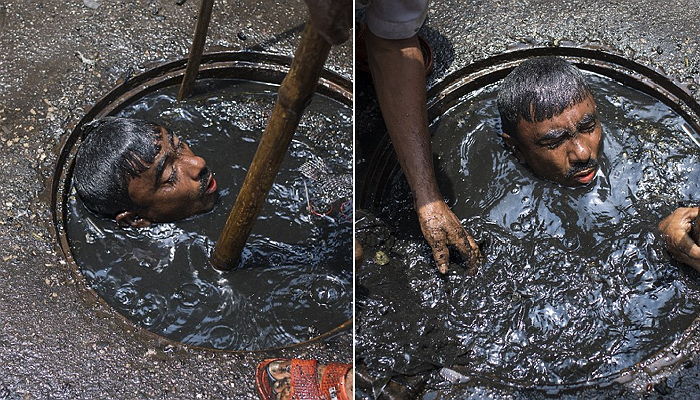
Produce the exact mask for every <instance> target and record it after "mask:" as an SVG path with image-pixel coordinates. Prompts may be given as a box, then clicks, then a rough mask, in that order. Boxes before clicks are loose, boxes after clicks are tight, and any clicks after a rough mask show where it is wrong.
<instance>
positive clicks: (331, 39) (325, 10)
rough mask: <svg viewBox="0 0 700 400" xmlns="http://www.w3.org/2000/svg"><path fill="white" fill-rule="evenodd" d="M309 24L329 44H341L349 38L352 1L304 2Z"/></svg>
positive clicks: (307, 0)
mask: <svg viewBox="0 0 700 400" xmlns="http://www.w3.org/2000/svg"><path fill="white" fill-rule="evenodd" d="M304 2H305V3H306V5H307V7H308V8H309V15H310V16H311V23H312V24H313V26H314V28H316V31H317V32H318V33H319V35H321V36H322V37H323V38H324V39H326V41H328V43H330V44H341V43H343V42H344V41H346V40H348V37H349V36H350V24H351V23H352V13H353V12H354V10H355V9H354V7H353V4H352V0H304Z"/></svg>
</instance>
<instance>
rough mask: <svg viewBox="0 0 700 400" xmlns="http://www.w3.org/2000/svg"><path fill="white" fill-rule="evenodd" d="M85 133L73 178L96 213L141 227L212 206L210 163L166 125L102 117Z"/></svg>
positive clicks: (202, 210)
mask: <svg viewBox="0 0 700 400" xmlns="http://www.w3.org/2000/svg"><path fill="white" fill-rule="evenodd" d="M83 129H84V130H85V132H84V134H85V139H84V140H83V143H82V144H81V146H80V149H79V150H78V154H77V155H76V161H75V170H74V172H73V176H74V184H75V187H76V190H77V191H78V195H80V198H81V199H82V200H83V202H84V203H85V205H86V206H87V207H88V208H89V209H90V210H92V211H93V212H96V213H98V214H102V215H105V216H108V217H111V218H115V219H116V220H117V222H119V223H120V224H124V225H131V226H135V227H143V226H147V225H149V224H150V223H151V222H170V221H175V220H178V219H182V218H186V217H189V216H191V215H194V214H198V213H202V212H206V211H209V210H211V209H212V207H214V203H215V201H216V197H217V193H216V181H215V180H214V177H213V175H212V173H211V172H210V171H209V169H208V168H207V166H206V162H205V161H204V159H203V158H201V157H198V156H196V155H195V154H194V153H192V150H190V148H189V146H188V145H187V144H186V143H185V142H184V141H182V140H181V139H180V138H178V137H177V136H175V135H173V134H172V132H168V130H167V129H165V128H163V127H162V126H159V125H156V124H154V123H151V122H147V121H143V120H137V119H128V118H103V119H101V120H98V121H94V122H92V123H90V124H88V125H87V126H86V127H84V128H83Z"/></svg>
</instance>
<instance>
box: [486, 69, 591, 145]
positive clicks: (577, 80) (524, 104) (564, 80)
mask: <svg viewBox="0 0 700 400" xmlns="http://www.w3.org/2000/svg"><path fill="white" fill-rule="evenodd" d="M590 95H591V91H590V89H589V87H588V84H587V83H586V80H585V79H584V77H583V74H582V73H581V71H580V70H579V69H578V68H576V67H574V66H573V65H571V64H569V63H568V62H567V61H566V60H564V59H563V58H560V57H539V58H533V59H530V60H527V61H525V62H523V63H522V64H520V65H519V66H518V67H517V68H515V69H514V70H513V71H512V72H511V73H510V74H508V76H507V77H506V78H505V79H504V80H503V82H502V83H501V86H500V88H499V92H498V112H499V114H501V127H502V129H503V132H505V133H507V134H508V135H511V136H515V137H517V133H518V132H517V128H518V122H519V121H520V120H521V119H524V120H525V121H528V122H541V121H544V120H547V119H550V118H552V117H554V116H557V115H559V114H561V113H562V112H563V111H564V110H565V109H567V108H568V107H571V106H573V105H576V104H578V103H580V102H582V101H583V100H585V99H586V98H587V97H588V96H590Z"/></svg>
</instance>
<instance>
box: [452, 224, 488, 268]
mask: <svg viewBox="0 0 700 400" xmlns="http://www.w3.org/2000/svg"><path fill="white" fill-rule="evenodd" d="M452 242H453V244H454V246H455V247H456V248H457V251H459V253H460V254H461V255H462V258H464V261H465V262H466V263H467V273H468V274H469V275H474V274H476V271H477V269H478V267H479V264H481V258H482V256H481V251H480V250H479V246H478V245H477V244H476V242H475V241H474V238H472V237H471V235H469V234H468V233H467V231H465V230H464V229H462V231H461V232H459V233H458V234H457V237H456V238H454V240H453V241H452Z"/></svg>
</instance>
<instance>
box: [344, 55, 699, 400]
mask: <svg viewBox="0 0 700 400" xmlns="http://www.w3.org/2000/svg"><path fill="white" fill-rule="evenodd" d="M544 55H558V56H562V57H564V58H566V59H568V60H569V61H571V62H572V63H574V64H575V65H577V66H578V67H579V68H580V69H582V70H583V71H584V72H585V74H586V76H587V79H588V80H589V82H590V83H591V86H592V90H593V92H594V96H595V98H596V102H597V103H598V106H599V108H598V109H599V115H600V120H601V122H602V124H603V130H604V142H603V156H601V157H602V158H601V160H602V162H603V163H604V165H603V167H602V168H601V171H603V176H602V177H599V178H598V181H597V182H596V183H595V184H594V185H592V187H586V188H577V189H570V188H562V187H559V186H558V185H556V184H552V183H549V182H545V181H542V180H540V179H538V178H536V177H535V176H534V175H532V173H531V172H529V170H527V169H525V168H524V167H522V166H519V165H518V163H517V162H516V161H515V159H514V158H513V157H512V156H511V155H510V154H509V152H508V151H507V150H506V149H505V148H504V147H503V146H502V144H501V139H500V138H499V137H497V135H496V134H497V133H498V132H499V130H500V118H499V116H498V111H497V108H496V103H495V96H496V93H497V84H498V82H499V81H500V80H501V79H502V78H504V77H505V76H506V75H507V74H508V73H509V72H510V71H511V70H512V69H513V68H514V67H515V66H516V65H518V64H519V63H520V62H522V61H523V60H525V59H528V58H531V57H538V56H544ZM428 98H429V104H428V114H429V121H430V125H431V132H432V134H433V138H432V143H433V153H434V160H435V164H436V173H437V175H438V181H439V184H440V187H441V191H442V193H443V194H444V195H445V197H446V198H447V201H448V204H449V205H450V207H451V208H452V209H453V210H454V211H455V213H456V214H457V215H458V217H460V218H463V223H464V224H465V226H467V227H468V228H469V229H470V230H471V231H472V232H473V233H474V234H475V236H476V237H477V239H480V240H481V241H482V242H484V243H485V249H484V252H485V253H486V255H487V258H488V261H487V262H486V263H485V265H484V266H482V269H481V270H480V272H479V273H478V274H477V275H476V276H474V277H469V276H466V275H465V274H464V270H463V269H460V268H459V267H457V266H453V267H452V270H453V272H452V274H450V275H449V276H448V277H446V278H444V279H443V278H441V277H439V276H438V274H437V273H436V271H435V266H434V265H433V262H432V259H431V257H430V251H429V249H428V247H427V245H426V244H425V243H424V241H423V240H422V236H421V234H420V230H419V229H418V224H417V221H416V217H415V212H414V211H413V203H412V200H411V195H410V190H409V189H408V185H407V184H406V182H405V179H404V178H403V177H402V175H401V171H400V168H399V165H398V162H397V160H396V158H395V156H394V154H393V150H392V148H391V146H390V144H389V143H388V140H385V141H384V143H383V145H382V146H380V148H379V149H378V151H377V152H376V154H375V156H374V157H373V158H372V160H371V161H370V165H369V166H368V168H367V170H368V171H369V172H368V175H367V177H366V179H365V185H364V187H363V190H362V192H361V193H359V197H360V198H361V207H362V208H367V209H369V210H373V212H374V213H376V214H377V215H378V216H379V218H380V219H379V220H373V219H372V218H369V217H368V218H366V220H362V219H360V220H359V221H358V227H357V230H358V236H362V235H365V236H371V238H370V240H369V241H370V242H371V243H373V244H375V245H376V244H377V243H379V246H380V247H383V251H385V252H387V253H388V254H389V255H390V259H392V262H390V263H388V264H387V265H386V266H379V265H375V264H372V261H371V260H370V261H365V265H364V266H363V267H362V268H361V269H360V270H359V271H358V282H359V293H364V295H362V296H361V297H359V298H358V310H359V311H358V316H357V318H358V320H359V321H361V324H360V326H359V327H358V333H357V334H358V338H357V355H358V357H359V358H360V359H362V360H363V361H364V362H365V363H366V364H367V365H368V367H370V369H371V370H373V371H376V372H378V373H379V374H382V373H384V374H388V375H392V374H406V375H412V374H416V373H422V372H424V371H426V370H430V369H431V368H434V366H435V365H438V366H445V367H453V368H454V369H455V370H458V371H459V372H460V373H461V374H463V376H462V377H461V378H460V379H463V380H462V382H464V381H469V382H471V383H472V384H473V383H477V382H481V383H485V384H487V385H495V386H508V387H520V388H538V389H541V390H545V391H550V392H552V393H554V392H558V391H561V390H574V389H578V388H581V387H586V386H591V385H596V384H599V385H602V384H606V383H610V382H612V381H614V380H615V379H617V380H618V381H622V380H624V379H627V378H626V377H628V376H629V375H630V374H631V373H632V372H633V371H635V370H638V369H641V368H642V367H644V366H648V365H653V364H654V363H655V362H656V363H657V364H658V363H659V362H660V363H661V364H663V365H665V366H668V365H672V364H673V363H677V362H678V361H679V360H681V359H683V355H682V354H678V353H677V349H678V348H680V347H682V346H680V344H681V343H683V342H685V341H687V340H689V339H690V338H691V337H692V336H693V335H695V334H696V333H697V329H698V328H697V326H698V322H697V321H696V318H697V315H698V313H700V280H699V279H698V275H697V273H696V272H695V271H693V270H692V269H690V268H688V267H685V266H680V265H678V264H676V263H674V262H672V261H671V260H670V259H669V257H668V255H666V253H665V252H664V251H663V248H662V247H661V244H660V240H659V238H658V237H657V236H656V235H657V234H656V232H655V231H656V225H657V224H658V222H659V221H660V219H661V218H662V217H663V216H665V215H668V214H669V213H670V212H671V211H672V210H673V209H674V208H675V207H677V206H678V205H680V204H684V203H685V204H693V203H697V201H698V195H697V193H698V190H699V189H700V187H698V179H697V174H698V170H697V168H696V167H695V166H696V165H698V164H697V163H698V162H699V161H700V159H699V158H700V152H699V151H698V147H699V145H698V139H699V136H698V135H697V132H700V124H699V121H700V119H699V117H698V116H699V115H700V106H699V105H698V104H697V103H696V102H695V101H694V100H693V99H692V97H691V96H690V95H689V94H688V93H686V92H685V91H684V90H682V89H681V88H679V87H677V86H676V85H674V84H673V83H672V82H670V81H669V80H668V79H667V78H665V77H664V76H662V75H661V74H660V73H658V72H656V71H653V70H651V69H649V68H646V67H644V66H641V65H639V64H636V63H634V62H631V61H629V60H626V59H624V58H622V57H619V56H616V55H612V54H607V53H604V52H601V51H597V50H590V49H582V48H566V47H559V48H533V49H526V50H517V51H513V52H509V53H506V54H502V55H499V56H496V57H492V58H489V59H486V60H483V61H479V62H477V63H475V64H473V65H470V66H468V67H466V68H464V69H462V70H460V71H457V72H456V73H454V74H452V75H450V76H448V77H446V78H445V79H444V81H442V83H440V84H438V85H437V86H435V87H434V88H433V89H432V90H431V91H430V92H429V93H428ZM383 221H384V222H383ZM378 225H380V226H381V225H384V227H385V228H386V229H384V230H383V229H382V228H378ZM382 232H384V233H382ZM382 234H384V235H385V236H386V237H381V235H382ZM375 236H379V237H375ZM365 251H367V249H365ZM368 262H369V264H371V265H367V263H368ZM384 276H390V277H391V279H388V278H383V277H384ZM394 282H396V283H394ZM397 293H400V294H401V295H400V299H398V298H397V297H396V294H397ZM387 310H391V313H387ZM399 327H400V329H398V328H399ZM411 332H420V334H416V335H413V334H412V333H411ZM658 360H663V361H658ZM657 369H658V366H657Z"/></svg>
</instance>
